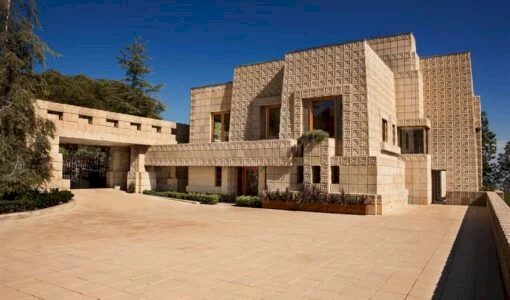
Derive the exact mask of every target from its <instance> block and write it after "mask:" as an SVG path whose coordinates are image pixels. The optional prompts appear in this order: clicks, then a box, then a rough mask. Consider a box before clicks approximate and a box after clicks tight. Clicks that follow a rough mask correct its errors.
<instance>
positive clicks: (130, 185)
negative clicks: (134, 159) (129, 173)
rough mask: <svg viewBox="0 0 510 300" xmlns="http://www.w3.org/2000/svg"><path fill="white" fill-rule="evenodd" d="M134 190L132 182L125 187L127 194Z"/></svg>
mask: <svg viewBox="0 0 510 300" xmlns="http://www.w3.org/2000/svg"><path fill="white" fill-rule="evenodd" d="M135 190H136V187H135V184H134V183H133V182H131V183H129V185H128V187H127V192H128V193H130V194H133V193H134V192H135Z"/></svg>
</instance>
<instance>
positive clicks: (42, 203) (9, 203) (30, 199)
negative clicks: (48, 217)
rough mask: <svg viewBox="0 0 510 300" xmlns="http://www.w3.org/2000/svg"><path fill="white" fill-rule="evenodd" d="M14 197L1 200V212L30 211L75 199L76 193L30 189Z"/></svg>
mask: <svg viewBox="0 0 510 300" xmlns="http://www.w3.org/2000/svg"><path fill="white" fill-rule="evenodd" d="M11 196H12V195H11ZM13 197H14V198H13V199H12V200H0V214H7V213H14V212H22V211H30V210H36V209H42V208H47V207H51V206H55V205H58V204H62V203H67V202H69V201H70V200H71V199H73V197H74V194H73V193H71V192H70V191H59V190H58V189H52V190H50V191H49V192H48V191H44V192H40V191H29V192H27V193H24V194H19V195H15V196H13Z"/></svg>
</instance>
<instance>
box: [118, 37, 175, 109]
mask: <svg viewBox="0 0 510 300" xmlns="http://www.w3.org/2000/svg"><path fill="white" fill-rule="evenodd" d="M146 52H147V44H146V43H145V42H143V41H142V39H141V38H140V37H136V38H135V40H134V42H133V43H131V44H129V45H127V46H126V48H125V49H124V50H122V51H121V52H120V54H121V56H120V57H118V58H117V61H118V62H119V64H120V66H121V67H122V68H123V69H124V70H126V75H125V77H124V79H123V81H124V82H125V83H126V84H127V85H128V86H129V87H131V89H130V90H126V91H124V93H122V95H121V97H122V98H124V99H127V100H128V102H131V103H133V106H136V107H139V108H141V109H140V110H141V112H142V113H143V114H145V115H147V116H150V117H159V114H160V113H161V112H163V111H164V110H165V109H166V107H165V104H164V103H163V102H161V101H159V100H158V99H156V98H155V97H154V96H153V95H154V93H157V92H158V91H160V90H161V88H162V87H163V85H161V84H157V85H153V84H151V83H150V82H148V81H147V80H145V76H146V75H148V74H150V73H151V69H150V68H149V67H148V66H147V64H146V61H147V60H149V56H148V55H147V53H146Z"/></svg>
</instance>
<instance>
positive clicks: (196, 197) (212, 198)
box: [143, 190, 220, 204]
mask: <svg viewBox="0 0 510 300" xmlns="http://www.w3.org/2000/svg"><path fill="white" fill-rule="evenodd" d="M143 193H144V194H145V195H153V196H161V197H167V198H176V199H183V200H191V201H198V202H200V203H201V204H216V203H218V202H220V195H215V194H202V193H179V192H174V191H165V192H158V191H148V190H146V191H143Z"/></svg>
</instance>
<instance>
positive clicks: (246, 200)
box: [236, 196, 262, 207]
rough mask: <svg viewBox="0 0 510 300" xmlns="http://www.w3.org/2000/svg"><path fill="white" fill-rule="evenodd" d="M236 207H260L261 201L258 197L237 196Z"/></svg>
mask: <svg viewBox="0 0 510 300" xmlns="http://www.w3.org/2000/svg"><path fill="white" fill-rule="evenodd" d="M236 206H244V207H262V200H261V199H260V197H258V196H238V197H236Z"/></svg>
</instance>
